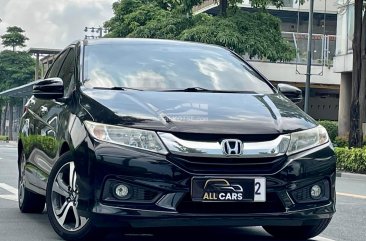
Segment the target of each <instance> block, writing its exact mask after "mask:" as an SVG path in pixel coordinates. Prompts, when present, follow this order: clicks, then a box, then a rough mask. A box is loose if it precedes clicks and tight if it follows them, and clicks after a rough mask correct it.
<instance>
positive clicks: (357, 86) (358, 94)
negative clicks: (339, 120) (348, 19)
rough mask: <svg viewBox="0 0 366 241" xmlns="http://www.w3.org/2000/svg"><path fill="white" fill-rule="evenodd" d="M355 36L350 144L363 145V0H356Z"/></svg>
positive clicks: (365, 74) (365, 47)
mask: <svg viewBox="0 0 366 241" xmlns="http://www.w3.org/2000/svg"><path fill="white" fill-rule="evenodd" d="M354 8H355V14H354V37H353V72H352V102H351V110H350V111H351V113H350V133H349V146H350V147H362V145H363V144H362V143H363V132H362V123H363V122H364V120H365V115H366V111H365V108H366V107H365V104H366V102H365V88H366V83H365V81H366V79H365V78H366V18H365V15H364V16H363V17H362V12H363V8H364V6H363V1H362V0H355V5H354Z"/></svg>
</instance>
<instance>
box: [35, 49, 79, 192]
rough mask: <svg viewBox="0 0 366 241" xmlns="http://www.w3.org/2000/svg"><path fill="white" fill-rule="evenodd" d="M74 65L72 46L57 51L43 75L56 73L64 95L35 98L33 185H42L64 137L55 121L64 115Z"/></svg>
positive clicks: (45, 181) (58, 121)
mask: <svg viewBox="0 0 366 241" xmlns="http://www.w3.org/2000/svg"><path fill="white" fill-rule="evenodd" d="M75 65H76V61H75V50H74V48H72V47H70V48H68V49H66V50H64V51H63V52H62V53H61V54H60V55H59V57H58V58H57V59H56V61H55V63H54V65H53V66H52V68H51V69H50V71H48V73H47V74H46V76H45V78H53V77H59V78H61V79H62V80H63V82H64V97H65V98H64V99H63V100H62V101H61V100H55V99H53V100H41V99H37V104H36V110H35V111H34V112H35V115H36V117H37V118H36V119H37V123H36V126H37V127H36V128H35V131H36V136H37V138H36V140H35V141H36V143H35V145H34V146H35V150H36V151H35V155H34V156H33V161H34V164H35V166H36V167H37V168H38V172H39V173H38V175H37V176H38V177H39V180H38V183H37V185H38V186H39V187H41V188H43V189H45V188H46V185H47V179H48V175H49V173H50V171H51V169H52V166H53V165H54V163H55V162H56V160H57V159H58V150H59V146H60V143H61V142H62V139H64V137H63V135H64V134H65V132H64V130H60V129H59V123H60V118H61V119H64V118H65V116H67V113H68V104H69V101H65V100H66V99H67V98H69V96H70V92H71V90H72V89H73V86H74V84H73V83H74V82H75V80H74V79H75V70H76V68H75ZM60 116H62V117H60Z"/></svg>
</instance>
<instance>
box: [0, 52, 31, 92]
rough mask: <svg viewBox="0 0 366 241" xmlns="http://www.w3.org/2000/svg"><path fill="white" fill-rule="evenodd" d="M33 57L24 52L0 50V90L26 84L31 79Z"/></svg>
mask: <svg viewBox="0 0 366 241" xmlns="http://www.w3.org/2000/svg"><path fill="white" fill-rule="evenodd" d="M34 65H35V62H34V59H33V58H32V57H31V55H30V54H29V53H26V52H12V51H9V50H4V51H2V52H0V80H1V81H0V91H3V90H6V89H9V88H13V87H17V86H20V85H23V84H26V83H28V82H30V81H32V80H33V76H34Z"/></svg>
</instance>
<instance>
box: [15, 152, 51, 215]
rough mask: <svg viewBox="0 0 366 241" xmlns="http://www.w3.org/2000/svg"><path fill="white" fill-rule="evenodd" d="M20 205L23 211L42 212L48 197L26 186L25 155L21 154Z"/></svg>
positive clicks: (19, 177)
mask: <svg viewBox="0 0 366 241" xmlns="http://www.w3.org/2000/svg"><path fill="white" fill-rule="evenodd" d="M19 158H20V160H19V167H18V168H19V176H18V205H19V209H20V211H21V212H22V213H42V212H43V210H44V204H45V202H46V197H45V196H43V195H40V194H36V193H34V192H32V191H30V190H28V189H27V188H26V187H25V155H24V153H23V152H22V153H21V154H20V156H19Z"/></svg>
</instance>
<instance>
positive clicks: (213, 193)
mask: <svg viewBox="0 0 366 241" xmlns="http://www.w3.org/2000/svg"><path fill="white" fill-rule="evenodd" d="M191 196H192V201H195V202H265V201H266V179H265V178H264V177H255V178H247V177H245V178H232V177H228V178H226V177H225V178H223V177H193V178H192V182H191Z"/></svg>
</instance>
